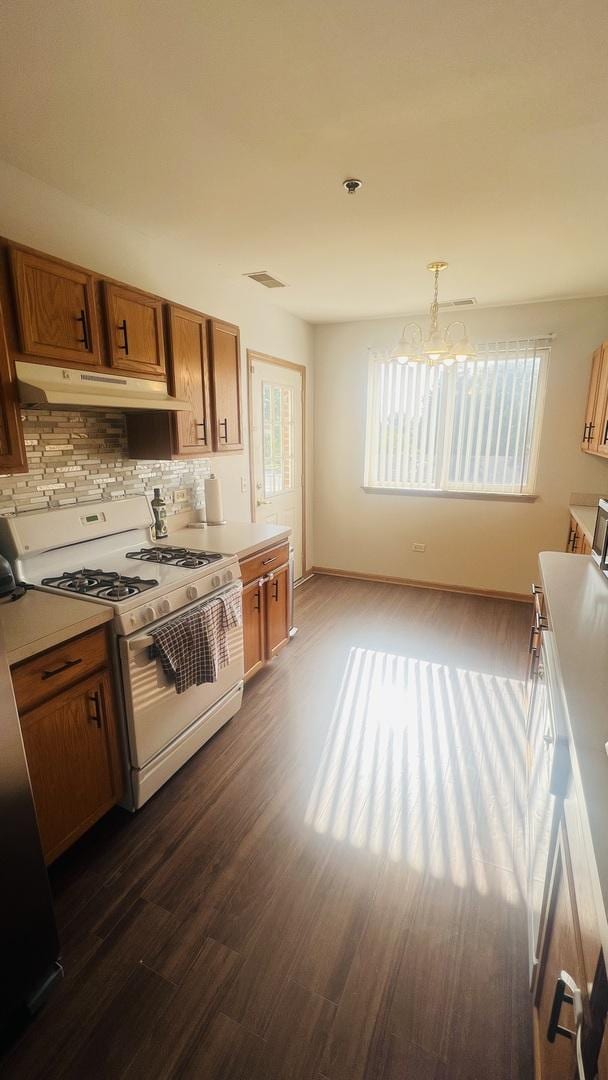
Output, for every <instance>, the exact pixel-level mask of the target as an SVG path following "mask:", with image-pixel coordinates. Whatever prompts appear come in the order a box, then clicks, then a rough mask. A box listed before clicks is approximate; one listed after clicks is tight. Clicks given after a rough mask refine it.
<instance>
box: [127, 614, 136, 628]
mask: <svg viewBox="0 0 608 1080" xmlns="http://www.w3.org/2000/svg"><path fill="white" fill-rule="evenodd" d="M129 622H130V623H131V626H137V616H136V615H131V618H130V619H129Z"/></svg>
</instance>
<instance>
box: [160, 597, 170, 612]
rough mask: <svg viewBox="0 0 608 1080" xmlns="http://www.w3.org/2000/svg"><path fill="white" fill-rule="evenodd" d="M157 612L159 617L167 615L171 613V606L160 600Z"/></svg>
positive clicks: (167, 602) (166, 601)
mask: <svg viewBox="0 0 608 1080" xmlns="http://www.w3.org/2000/svg"><path fill="white" fill-rule="evenodd" d="M158 610H159V613H160V614H161V615H168V614H169V612H170V611H171V604H170V603H169V601H168V600H161V602H160V604H159V605H158Z"/></svg>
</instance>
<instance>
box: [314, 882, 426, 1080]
mask: <svg viewBox="0 0 608 1080" xmlns="http://www.w3.org/2000/svg"><path fill="white" fill-rule="evenodd" d="M419 890H420V879H419V878H418V876H417V875H413V874H410V875H404V874H403V873H402V872H401V868H400V867H399V866H394V865H393V864H387V865H385V867H384V868H383V872H382V875H381V878H380V880H379V882H378V887H377V890H376V895H375V897H374V901H373V904H372V908H371V912H370V915H369V919H368V922H367V926H366V929H365V932H364V934H363V937H362V940H361V942H360V943H359V946H358V948H357V950H356V952H355V955H354V957H353V962H352V964H351V968H350V971H349V975H348V979H347V982H346V986H345V988H344V992H343V994H342V999H341V1002H340V1005H339V1007H338V1010H337V1013H336V1017H335V1020H334V1024H333V1027H332V1032H331V1035H330V1039H329V1044H328V1050H327V1053H326V1055H325V1059H324V1062H323V1065H322V1068H323V1071H324V1072H325V1073H327V1075H328V1076H329V1077H330V1078H331V1080H364V1078H365V1080H367V1078H368V1077H371V1076H376V1075H378V1076H381V1075H382V1071H381V1066H380V1064H379V1063H381V1062H384V1061H386V1059H387V1057H388V1056H389V1051H390V1046H391V1044H392V1042H393V1038H392V1031H391V1011H392V1006H393V998H394V994H395V987H396V980H397V976H398V972H399V970H400V968H401V964H402V960H403V953H404V950H405V947H406V943H407V940H408V933H409V927H410V925H411V922H412V919H413V916H414V912H415V910H416V906H417V904H418V901H419ZM379 1070H380V1071H379Z"/></svg>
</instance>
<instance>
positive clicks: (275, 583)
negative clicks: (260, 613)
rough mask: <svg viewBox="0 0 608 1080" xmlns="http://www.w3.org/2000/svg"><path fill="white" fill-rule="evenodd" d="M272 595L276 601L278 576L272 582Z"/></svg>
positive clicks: (277, 596)
mask: <svg viewBox="0 0 608 1080" xmlns="http://www.w3.org/2000/svg"><path fill="white" fill-rule="evenodd" d="M272 597H273V599H274V600H276V601H277V603H278V600H279V579H278V578H275V579H274V584H273V586H272Z"/></svg>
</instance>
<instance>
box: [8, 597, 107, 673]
mask: <svg viewBox="0 0 608 1080" xmlns="http://www.w3.org/2000/svg"><path fill="white" fill-rule="evenodd" d="M112 617H113V612H112V609H111V608H110V607H105V606H104V605H103V604H91V603H87V602H86V601H85V600H76V599H73V598H72V597H71V596H57V595H56V594H55V593H48V592H38V590H37V589H28V591H27V592H26V594H25V596H22V597H21V599H20V600H13V601H6V602H3V603H1V604H0V623H1V624H2V629H3V631H4V643H5V645H6V652H7V656H8V662H9V664H10V665H11V666H12V665H13V664H18V663H19V661H20V660H26V659H27V658H28V656H36V654H37V653H41V652H44V650H45V649H50V648H51V647H52V646H53V645H61V643H62V642H63V641H69V640H70V638H73V637H78V635H79V634H85V633H86V632H87V630H93V629H94V627H96V626H101V625H102V624H103V623H106V622H109V621H110V619H111V618H112Z"/></svg>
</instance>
